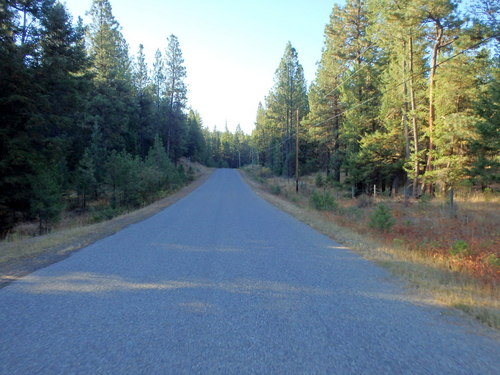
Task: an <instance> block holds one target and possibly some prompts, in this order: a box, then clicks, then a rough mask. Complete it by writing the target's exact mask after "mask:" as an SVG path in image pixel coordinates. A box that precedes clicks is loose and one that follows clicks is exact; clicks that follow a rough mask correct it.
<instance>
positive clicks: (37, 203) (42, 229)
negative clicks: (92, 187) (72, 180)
mask: <svg viewBox="0 0 500 375" xmlns="http://www.w3.org/2000/svg"><path fill="white" fill-rule="evenodd" d="M62 184H63V182H62V181H61V177H60V175H59V174H58V171H57V169H56V168H55V167H40V169H39V171H38V172H37V174H36V175H35V176H34V177H33V178H32V179H31V186H32V197H31V213H32V214H33V215H34V216H35V217H37V218H38V222H39V234H40V235H41V234H43V233H46V232H47V231H48V230H49V225H50V224H51V223H54V222H57V221H58V220H59V218H60V215H61V212H62V211H63V209H64V207H65V203H64V200H63V188H62Z"/></svg>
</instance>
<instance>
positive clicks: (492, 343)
mask: <svg viewBox="0 0 500 375" xmlns="http://www.w3.org/2000/svg"><path fill="white" fill-rule="evenodd" d="M499 373H500V346H499V341H498V336H496V335H495V332H493V331H490V330H488V329H486V328H483V327H482V326H479V325H478V324H476V323H474V322H472V321H470V320H469V319H466V318H462V317H461V316H460V315H457V314H454V313H451V312H450V311H448V310H445V309H440V308H437V307H435V306H427V305H422V304H416V303H415V302H412V300H411V298H409V296H408V291H407V290H405V286H404V285H403V284H402V283H401V282H399V281H397V280H395V279H394V278H392V277H391V276H390V275H389V274H388V273H387V272H386V271H385V270H384V269H382V268H379V267H378V266H376V265H374V264H372V263H370V262H369V261H367V260H365V259H363V258H361V257H360V256H358V255H356V254H355V253H353V252H351V251H350V250H349V249H347V248H345V247H343V246H342V245H340V244H338V243H336V242H334V241H332V240H331V239H329V238H327V237H325V236H323V235H321V234H319V233H318V232H316V231H314V230H313V229H311V228H310V227H308V226H307V225H305V224H303V223H301V222H299V221H297V220H296V219H294V218H292V217H290V216H289V215H287V214H285V213H283V212H281V211H280V210H278V209H277V208H275V207H274V206H272V205H270V204H269V203H267V202H265V201H264V200H262V199H261V198H259V197H258V196H257V195H256V194H254V193H253V192H252V191H251V190H250V188H249V187H248V186H247V185H246V184H245V182H244V181H243V180H242V178H241V176H240V175H239V173H238V172H237V171H235V170H227V169H221V170H216V171H215V172H214V173H213V174H212V176H211V177H210V178H209V179H208V180H207V181H206V182H205V183H204V184H203V185H202V186H200V187H199V188H198V189H196V190H195V191H194V192H192V193H191V194H190V195H188V196H186V197H184V198H183V199H181V200H179V201H178V202H177V203H175V204H174V205H172V206H170V207H168V208H166V209H164V210H163V211H162V212H160V213H159V214H157V215H155V216H152V217H150V218H149V219H146V220H144V221H142V222H139V223H137V224H134V225H130V226H128V227H127V228H125V229H124V230H122V231H120V232H118V233H116V234H114V235H112V236H110V237H107V238H105V239H103V240H100V241H98V242H96V243H94V244H93V245H91V246H88V247H86V248H84V249H82V250H80V251H78V252H76V253H74V254H73V255H71V256H70V257H69V258H67V259H65V260H63V261H61V262H58V263H55V264H53V265H51V266H49V267H46V268H44V269H41V270H38V271H36V272H34V273H32V274H29V275H27V276H25V277H23V278H21V279H19V280H17V281H15V282H13V283H11V284H10V285H8V286H6V287H5V288H3V289H1V290H0V374H2V375H7V374H8V375H16V374H27V375H28V374H29V375H43V374H50V375H54V374H64V375H68V374H92V375H95V374H119V375H124V374H134V375H135V374H175V375H177V374H238V375H241V374H432V375H436V374H467V375H471V374H481V375H485V374H496V375H498V374H499Z"/></svg>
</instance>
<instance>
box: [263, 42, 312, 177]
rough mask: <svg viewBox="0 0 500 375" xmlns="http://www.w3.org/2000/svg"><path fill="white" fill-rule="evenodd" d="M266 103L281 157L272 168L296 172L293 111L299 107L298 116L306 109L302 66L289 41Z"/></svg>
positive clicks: (306, 111)
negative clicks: (275, 130) (276, 131)
mask: <svg viewBox="0 0 500 375" xmlns="http://www.w3.org/2000/svg"><path fill="white" fill-rule="evenodd" d="M266 107H267V116H268V117H269V119H270V122H271V123H272V126H273V127H275V128H276V129H278V131H279V133H280V137H281V140H280V141H281V147H280V148H281V152H282V157H281V160H280V161H279V166H278V164H277V163H274V164H275V165H276V166H278V168H274V169H275V170H276V169H281V173H282V174H283V175H284V176H287V177H290V176H292V175H293V174H294V172H295V165H294V154H295V148H294V145H295V142H294V139H295V138H294V135H295V131H296V125H297V120H296V118H297V115H296V113H297V110H298V111H299V120H300V119H301V118H303V117H304V116H305V115H307V113H308V111H309V106H308V101H307V87H306V81H305V78H304V70H303V68H302V65H300V63H299V59H298V54H297V51H296V50H295V48H293V47H292V44H291V43H290V42H288V43H287V45H286V48H285V52H284V54H283V57H282V58H281V61H280V64H279V66H278V69H277V70H276V73H275V83H274V87H273V89H272V90H271V92H270V93H269V95H268V97H267V103H266Z"/></svg>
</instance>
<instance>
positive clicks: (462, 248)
mask: <svg viewBox="0 0 500 375" xmlns="http://www.w3.org/2000/svg"><path fill="white" fill-rule="evenodd" d="M450 254H451V255H453V256H458V257H462V256H470V255H472V252H471V250H470V247H469V244H468V243H467V242H465V241H464V240H456V241H455V242H453V245H451V249H450Z"/></svg>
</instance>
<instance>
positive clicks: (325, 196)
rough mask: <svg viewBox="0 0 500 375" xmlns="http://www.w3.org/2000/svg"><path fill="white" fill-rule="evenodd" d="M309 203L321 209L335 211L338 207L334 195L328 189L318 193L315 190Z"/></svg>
mask: <svg viewBox="0 0 500 375" xmlns="http://www.w3.org/2000/svg"><path fill="white" fill-rule="evenodd" d="M309 204H310V205H311V207H313V208H315V209H317V210H320V211H333V210H336V209H337V208H338V205H337V202H336V201H335V198H334V197H333V195H331V194H330V193H328V192H326V191H325V192H324V193H318V192H317V191H315V192H313V193H312V194H311V198H310V200H309Z"/></svg>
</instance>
